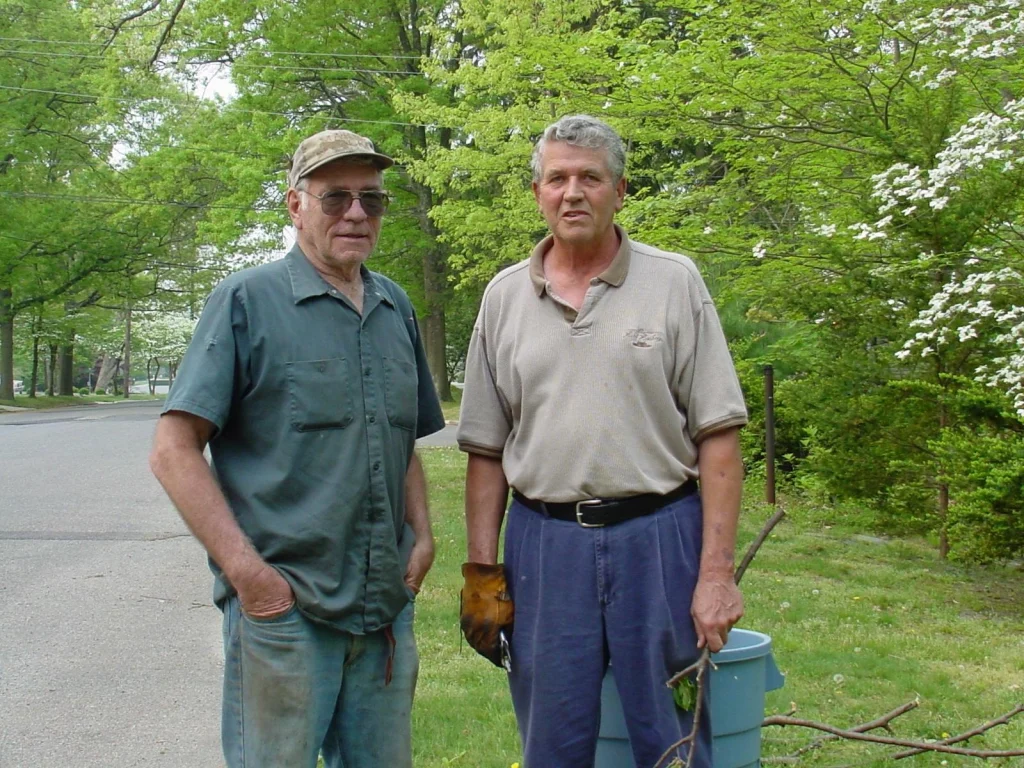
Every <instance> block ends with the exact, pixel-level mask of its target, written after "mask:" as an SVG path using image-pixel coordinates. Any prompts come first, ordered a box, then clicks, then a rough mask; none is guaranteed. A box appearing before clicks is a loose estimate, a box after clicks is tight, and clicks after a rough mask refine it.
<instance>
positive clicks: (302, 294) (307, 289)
mask: <svg viewBox="0 0 1024 768" xmlns="http://www.w3.org/2000/svg"><path fill="white" fill-rule="evenodd" d="M285 263H286V264H287V266H288V276H289V277H290V278H291V281H292V298H293V299H294V300H295V303H296V304H299V303H300V302H303V301H305V300H306V299H309V298H312V297H314V296H325V295H327V294H330V293H331V291H332V290H334V288H333V287H332V286H331V284H330V283H328V282H327V281H326V280H324V279H323V277H321V276H320V273H319V272H317V271H316V269H315V268H314V267H313V265H312V264H310V263H309V259H308V258H306V254H304V253H303V252H302V248H300V247H299V244H298V243H295V245H293V246H292V248H291V250H290V251H288V254H287V255H286V256H285ZM359 273H360V274H361V275H362V276H363V292H364V295H365V297H367V298H372V297H375V296H376V297H380V300H381V301H382V302H384V303H385V304H387V305H388V306H389V307H394V306H395V305H394V302H393V301H392V300H391V296H389V295H388V293H387V291H382V290H381V289H380V285H379V284H378V281H377V280H375V279H374V274H373V272H371V271H370V270H368V269H367V268H366V265H365V264H360V265H359ZM367 304H369V302H367Z"/></svg>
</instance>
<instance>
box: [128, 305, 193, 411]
mask: <svg viewBox="0 0 1024 768" xmlns="http://www.w3.org/2000/svg"><path fill="white" fill-rule="evenodd" d="M136 317H137V318H138V319H137V320H136V321H135V323H134V324H133V327H132V346H133V347H135V352H136V354H139V355H141V356H142V357H143V358H144V359H145V361H146V378H147V380H148V382H149V393H150V394H151V395H152V394H156V380H157V379H158V378H159V377H160V370H161V369H162V368H165V369H166V370H167V377H168V381H169V383H171V384H173V383H174V377H175V375H176V374H177V370H178V365H179V364H180V363H181V358H182V357H184V356H185V350H187V349H188V343H189V342H190V341H191V340H192V333H193V331H194V330H195V325H196V321H195V319H193V318H192V317H190V315H189V313H188V312H181V311H168V310H152V311H146V312H138V313H137V314H136Z"/></svg>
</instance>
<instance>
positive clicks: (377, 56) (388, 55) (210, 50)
mask: <svg viewBox="0 0 1024 768" xmlns="http://www.w3.org/2000/svg"><path fill="white" fill-rule="evenodd" d="M0 42H6V43H39V44H41V45H81V46H88V47H96V48H108V47H110V46H108V44H107V43H96V42H91V41H84V40H43V39H41V38H28V37H0ZM115 47H119V46H115ZM189 50H190V52H194V53H223V52H224V51H223V50H221V49H219V48H190V49H189ZM253 50H254V51H257V52H259V53H266V54H268V55H272V56H323V57H330V58H337V59H403V60H404V59H412V60H414V61H419V60H420V59H422V58H423V57H422V56H414V55H411V54H399V53H326V52H320V51H272V50H269V49H263V48H256V49H253ZM466 60H467V61H468V59H466Z"/></svg>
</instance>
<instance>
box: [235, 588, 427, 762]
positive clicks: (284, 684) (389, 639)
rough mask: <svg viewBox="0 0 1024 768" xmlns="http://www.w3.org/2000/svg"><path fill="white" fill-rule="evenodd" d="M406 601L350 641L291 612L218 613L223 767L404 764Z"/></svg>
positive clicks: (408, 700)
mask: <svg viewBox="0 0 1024 768" xmlns="http://www.w3.org/2000/svg"><path fill="white" fill-rule="evenodd" d="M413 610H414V609H413V603H411V602H410V603H409V605H407V606H406V607H405V609H404V610H403V611H402V612H401V613H400V614H399V615H398V617H397V618H396V619H395V622H394V624H392V625H391V627H390V628H389V629H388V630H382V631H379V632H375V633H373V634H370V635H352V634H349V633H347V632H340V631H338V630H335V629H332V628H330V627H327V626H324V625H322V624H318V623H316V622H314V621H311V620H310V619H308V618H306V617H305V616H303V615H302V614H301V613H300V612H299V610H298V609H297V608H294V607H293V608H292V609H291V610H290V611H288V612H287V613H285V614H284V615H282V616H279V617H275V618H273V619H269V620H259V619H252V618H250V617H248V616H246V615H245V614H244V613H242V612H241V610H240V608H239V604H238V598H237V597H232V598H231V599H230V600H229V601H228V603H227V605H226V606H225V609H224V656H225V659H224V702H223V713H222V719H221V739H222V742H223V746H224V757H225V759H226V760H227V765H228V768H314V766H316V761H317V757H318V756H319V754H320V752H321V751H322V752H323V757H324V762H325V763H326V765H327V766H328V768H341V767H342V766H344V768H385V766H386V767H387V768H392V767H393V766H394V767H396V768H411V766H412V749H411V742H412V740H411V723H410V715H411V712H412V699H413V692H414V690H415V688H416V676H417V673H418V671H419V656H418V655H417V652H416V640H415V638H414V637H413V628H412V625H413Z"/></svg>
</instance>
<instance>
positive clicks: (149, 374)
mask: <svg viewBox="0 0 1024 768" xmlns="http://www.w3.org/2000/svg"><path fill="white" fill-rule="evenodd" d="M153 363H156V370H155V371H151V370H150V369H151V368H152V366H153ZM158 378H160V358H159V357H150V358H148V359H147V360H146V381H148V382H149V394H150V395H155V394H156V380H157V379H158Z"/></svg>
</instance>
